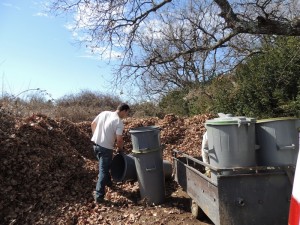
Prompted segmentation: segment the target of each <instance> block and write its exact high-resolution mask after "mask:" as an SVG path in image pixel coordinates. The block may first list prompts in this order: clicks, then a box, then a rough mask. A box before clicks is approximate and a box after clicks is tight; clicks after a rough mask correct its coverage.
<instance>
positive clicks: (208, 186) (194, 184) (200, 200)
mask: <svg viewBox="0 0 300 225" xmlns="http://www.w3.org/2000/svg"><path fill="white" fill-rule="evenodd" d="M173 159H174V168H175V180H176V181H177V182H178V184H179V185H180V186H181V187H182V188H183V190H184V191H185V192H186V193H187V194H188V195H189V196H190V198H191V199H192V200H193V202H194V203H196V204H197V206H199V210H200V212H204V213H205V214H206V215H207V216H208V217H209V219H210V220H211V221H212V222H213V223H214V224H215V225H286V224H287V221H288V212H289V205H290V197H291V192H292V180H293V173H294V167H293V166H286V167H276V168H275V167H272V168H268V167H251V168H235V169H216V168H213V167H211V166H210V165H208V164H205V163H203V162H202V161H201V160H199V159H196V158H194V157H190V156H189V155H186V154H184V153H181V152H180V151H174V157H173ZM205 167H209V168H210V170H211V171H212V172H213V173H214V174H216V178H215V179H212V178H210V177H208V176H206V175H205ZM224 172H225V174H226V175H224Z"/></svg>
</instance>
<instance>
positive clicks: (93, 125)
mask: <svg viewBox="0 0 300 225" xmlns="http://www.w3.org/2000/svg"><path fill="white" fill-rule="evenodd" d="M96 126H97V122H96V121H95V120H94V121H93V122H92V123H91V128H92V134H94V132H95V129H96Z"/></svg>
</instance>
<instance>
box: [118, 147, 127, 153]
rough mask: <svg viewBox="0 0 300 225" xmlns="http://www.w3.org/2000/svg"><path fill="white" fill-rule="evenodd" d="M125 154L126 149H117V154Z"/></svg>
mask: <svg viewBox="0 0 300 225" xmlns="http://www.w3.org/2000/svg"><path fill="white" fill-rule="evenodd" d="M124 152H125V149H124V148H118V149H117V153H119V154H121V153H124Z"/></svg>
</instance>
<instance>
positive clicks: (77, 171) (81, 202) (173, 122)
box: [0, 110, 211, 225]
mask: <svg viewBox="0 0 300 225" xmlns="http://www.w3.org/2000/svg"><path fill="white" fill-rule="evenodd" d="M209 116H210V115H202V116H201V115H199V116H196V117H193V118H178V117H176V116H174V115H169V116H167V117H165V118H164V119H161V120H160V119H158V118H148V119H129V120H127V121H125V134H124V136H125V138H124V140H125V146H126V149H127V153H130V149H131V148H132V146H131V140H130V135H129V133H128V130H129V129H131V128H133V127H139V126H149V125H157V126H159V127H161V142H162V144H163V145H164V160H169V161H170V162H172V149H175V148H176V149H181V150H183V151H185V152H187V153H189V154H192V155H193V154H194V155H198V156H199V147H200V145H201V136H202V134H203V131H204V122H205V120H206V119H207V118H209ZM90 137H91V130H90V122H82V123H77V124H75V123H72V122H70V121H68V120H66V119H63V118H60V119H52V118H49V117H47V116H45V115H32V116H30V117H27V118H16V117H14V116H12V115H11V114H9V113H8V112H5V111H3V110H2V111H1V110H0V146H1V149H0V183H1V185H0V224H3V225H6V224H7V225H8V224H9V225H13V224H22V225H24V224H67V225H72V224H122V225H123V224H124V225H125V224H172V225H174V224H202V225H204V224H211V222H210V221H209V219H207V218H205V219H203V220H202V221H200V220H197V219H195V218H193V217H192V214H191V212H190V199H189V197H188V196H187V195H186V193H185V192H183V191H182V189H181V187H180V186H178V184H177V183H176V182H175V181H174V180H173V179H168V180H166V183H165V192H166V199H165V202H164V203H163V204H161V205H157V206H154V205H149V204H147V202H146V201H143V200H141V199H140V192H139V186H138V182H125V183H116V184H114V186H113V187H112V188H111V189H108V191H107V195H106V199H107V201H106V202H104V203H102V204H95V202H94V199H93V192H94V189H95V184H96V180H97V174H98V162H97V161H96V159H95V156H94V155H93V152H92V143H91V142H90Z"/></svg>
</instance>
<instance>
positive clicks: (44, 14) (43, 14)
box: [33, 12, 49, 17]
mask: <svg viewBox="0 0 300 225" xmlns="http://www.w3.org/2000/svg"><path fill="white" fill-rule="evenodd" d="M33 16H39V17H49V15H48V14H47V13H42V12H39V13H36V14H34V15H33Z"/></svg>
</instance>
